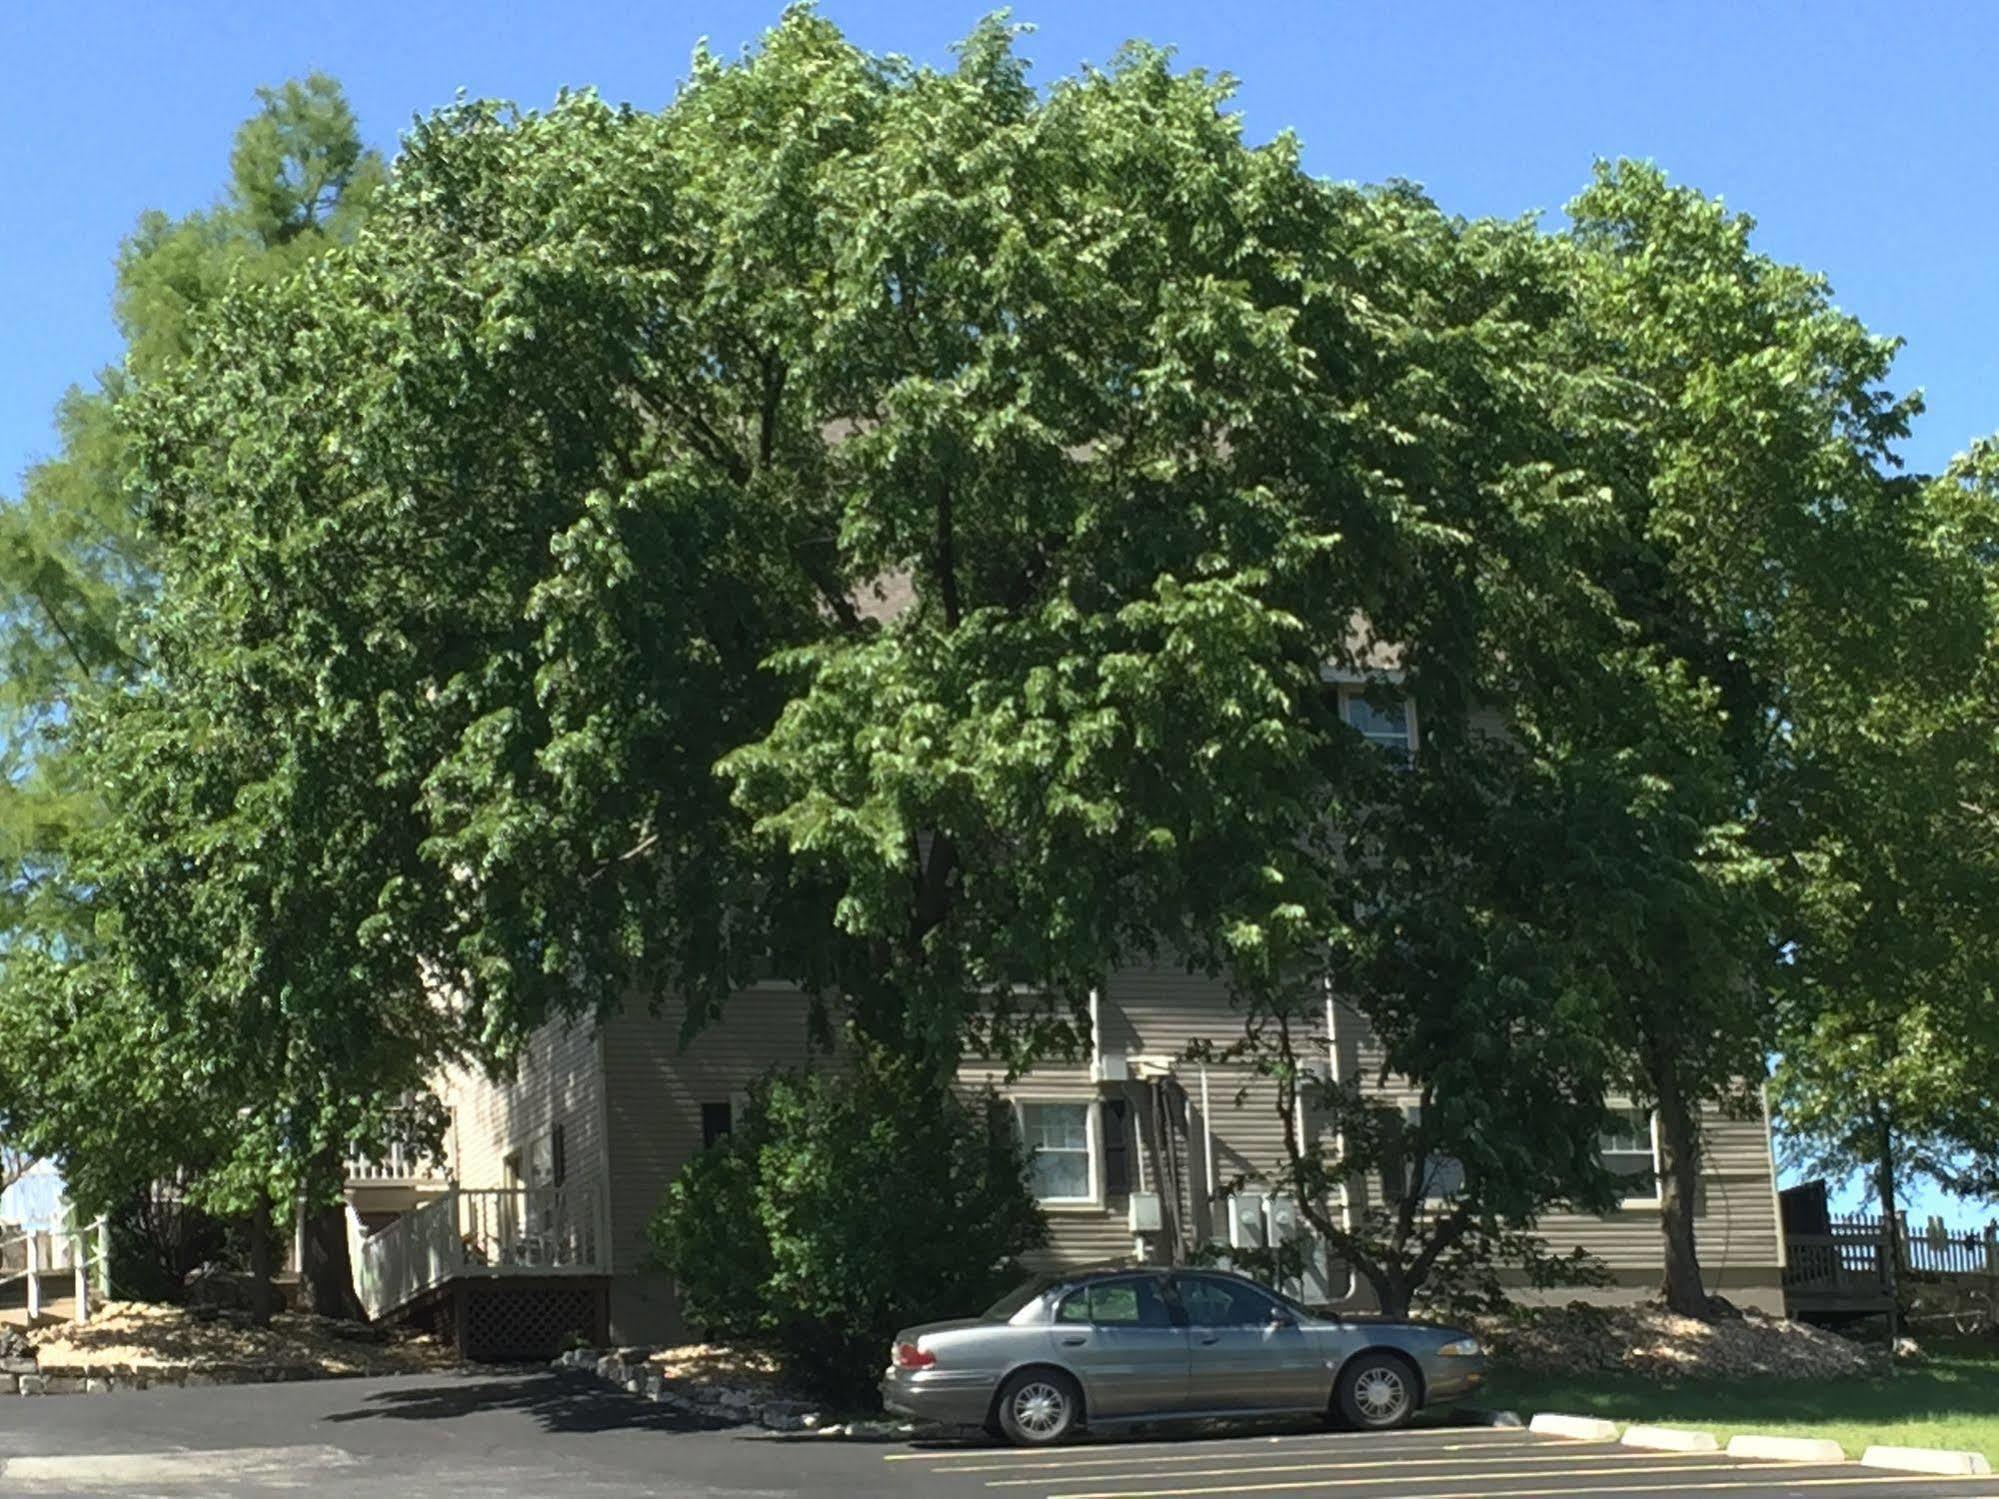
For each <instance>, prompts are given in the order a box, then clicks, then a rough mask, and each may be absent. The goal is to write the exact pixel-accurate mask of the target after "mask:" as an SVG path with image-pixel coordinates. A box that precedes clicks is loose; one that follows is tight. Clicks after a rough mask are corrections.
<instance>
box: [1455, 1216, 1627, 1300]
mask: <svg viewBox="0 0 1999 1499" xmlns="http://www.w3.org/2000/svg"><path fill="white" fill-rule="evenodd" d="M1516 1277H1517V1279H1516ZM1616 1283H1617V1277H1616V1275H1615V1274H1613V1273H1612V1271H1611V1269H1610V1267H1609V1266H1608V1265H1606V1264H1605V1263H1604V1262H1603V1261H1602V1260H1601V1259H1599V1258H1598V1257H1597V1256H1595V1255H1593V1254H1591V1253H1589V1252H1588V1251H1587V1250H1585V1249H1583V1248H1582V1246H1580V1245H1577V1246H1576V1247H1575V1248H1573V1249H1570V1250H1569V1251H1568V1252H1566V1253H1560V1254H1558V1253H1553V1252H1551V1251H1550V1249H1549V1247H1548V1243H1547V1241H1546V1240H1545V1239H1542V1238H1539V1237H1537V1236H1536V1235H1534V1234H1528V1233H1517V1232H1502V1233H1498V1234H1478V1233H1474V1234H1468V1235H1466V1236H1465V1237H1464V1238H1462V1239H1460V1240H1458V1241H1457V1243H1455V1244H1454V1245H1452V1246H1451V1248H1450V1250H1449V1251H1448V1252H1447V1253H1445V1254H1444V1255H1443V1256H1442V1258H1440V1259H1439V1260H1438V1262H1437V1265H1436V1268H1435V1269H1434V1270H1433V1271H1432V1272H1431V1273H1430V1276H1429V1278H1428V1279H1427V1280H1426V1281H1425V1282H1424V1284H1423V1288H1422V1292H1421V1294H1420V1295H1418V1296H1417V1297H1416V1299H1415V1308H1416V1310H1417V1312H1418V1313H1419V1314H1420V1315H1423V1316H1429V1317H1439V1318H1443V1319H1446V1320H1452V1321H1462V1320H1464V1319H1465V1318H1468V1317H1479V1316H1493V1315H1497V1314H1501V1313H1504V1312H1506V1311H1507V1310H1508V1309H1509V1308H1511V1307H1513V1306H1515V1305H1516V1304H1517V1303H1516V1302H1515V1300H1514V1292H1515V1290H1516V1289H1517V1287H1518V1286H1519V1285H1525V1286H1527V1287H1529V1288H1530V1289H1532V1290H1535V1291H1552V1290H1557V1289H1567V1288H1581V1287H1595V1288H1601V1287H1605V1286H1612V1285H1615V1284H1616Z"/></svg>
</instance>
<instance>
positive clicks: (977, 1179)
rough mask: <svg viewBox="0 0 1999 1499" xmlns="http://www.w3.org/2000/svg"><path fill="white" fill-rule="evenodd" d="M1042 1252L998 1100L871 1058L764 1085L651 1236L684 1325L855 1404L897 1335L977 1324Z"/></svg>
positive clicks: (1040, 1225) (687, 1176)
mask: <svg viewBox="0 0 1999 1499" xmlns="http://www.w3.org/2000/svg"><path fill="white" fill-rule="evenodd" d="M1046 1236H1047V1224H1046V1222H1045V1220H1044V1219H1043V1218H1042V1215H1041V1210H1040V1209H1039V1208H1038V1207H1037V1206H1036V1205H1035V1202H1034V1199H1033V1198H1032V1196H1030V1195H1029V1193H1028V1190H1027V1184H1026V1163H1025V1161H1024V1159H1023V1157H1022V1155H1021V1151H1020V1147H1019V1145H1018V1144H1017V1143H1016V1141H1015V1140H1014V1137H1013V1134H1012V1132H1011V1131H1010V1130H1007V1129H1005V1128H1002V1127H999V1126H998V1124H997V1115H996V1113H995V1112H994V1108H993V1103H992V1100H990V1099H986V1100H974V1101H972V1102H970V1103H968V1102H966V1101H965V1100H964V1099H962V1098H960V1097H959V1096H957V1095H956V1094H955V1093H954V1092H953V1091H952V1090H951V1089H950V1088H949V1087H948V1086H946V1085H945V1084H943V1083H942V1082H940V1081H939V1080H938V1079H937V1078H936V1076H935V1074H934V1073H933V1072H932V1071H930V1070H929V1069H927V1068H924V1067H922V1066H919V1065H917V1064H915V1063H912V1062H910V1061H908V1060H906V1059H903V1058H900V1057H895V1056H891V1055H886V1054H882V1053H879V1052H870V1051H867V1050H858V1053H857V1055H856V1057H855V1065H854V1067H853V1068H852V1070H851V1071H845V1072H842V1073H840V1074H838V1075H829V1074H825V1073H784V1072H781V1073H774V1074H772V1075H771V1076H769V1077H767V1078H765V1079H764V1080H763V1082H762V1083H761V1084H760V1085H759V1086H758V1087H757V1088H756V1089H755V1090H753V1091H752V1093H751V1097H750V1106H749V1110H748V1116H747V1117H746V1118H745V1119H744V1120H742V1121H741V1122H740V1123H739V1125H738V1127H737V1129H736V1132H735V1133H734V1134H732V1135H729V1136H727V1137H725V1138H724V1139H723V1140H720V1141H718V1142H717V1143H716V1144H715V1145H714V1146H713V1147H712V1148H710V1149H709V1150H707V1151H704V1152H703V1153H702V1154H701V1155H700V1156H699V1157H698V1158H697V1159H695V1160H694V1161H693V1162H692V1163H691V1164H690V1165H689V1166H688V1167H687V1169H686V1170H685V1171H683V1172H681V1174H680V1175H679V1177H678V1178H676V1179H675V1181H674V1182H673V1184H672V1185H671V1186H670V1187H669V1188H668V1189H667V1193H666V1198H665V1201H664V1202H663V1203H662V1204H661V1206H660V1210H659V1212H658V1214H657V1215H656V1216H655V1218H654V1219H653V1223H652V1243H653V1249H654V1257H655V1259H656V1261H657V1263H658V1264H659V1265H660V1266H661V1267H663V1268H664V1269H666V1270H667V1271H669V1272H670V1273H671V1274H672V1275H673V1276H674V1278H675V1280H676V1281H677V1283H678V1285H679V1290H680V1300H681V1309H682V1311H683V1313H684V1314H685V1316H686V1318H687V1320H688V1322H689V1323H690V1324H691V1325H693V1326H694V1327H695V1328H697V1329H699V1330H700V1331H702V1332H703V1333H704V1334H707V1335H709V1336H716V1337H729V1338H749V1339H755V1340H758V1341H764V1342H769V1343H772V1344H774V1345H775V1346H776V1348H777V1350H778V1352H779V1353H780V1355H781V1356H782V1357H783V1358H784V1361H785V1363H786V1365H787V1367H788V1369H789V1370H790V1371H791V1372H792V1373H793V1374H794V1375H795V1376H796V1377H797V1378H799V1379H801V1380H802V1381H804V1382H805V1383H806V1384H808V1385H810V1386H812V1387H814V1388H815V1389H817V1390H818V1391H819V1392H821V1393H822V1394H825V1395H828V1396H830V1397H833V1398H836V1399H841V1400H855V1399H860V1400H864V1401H868V1400H872V1398H873V1395H874V1381H875V1380H876V1378H877V1377H878V1376H879V1374H880V1371H881V1368H882V1366H883V1364H884V1363H885V1362H886V1358H887V1353H888V1342H889V1339H890V1337H891V1336H892V1335H893V1334H894V1332H895V1331H896V1329H897V1328H899V1327H905V1326H908V1325H909V1324H911V1323H915V1322H926V1321H934V1320H937V1319H939V1318H944V1317H954V1316H965V1315H968V1314H971V1313H976V1312H977V1311H979V1310H981V1309H982V1308H984V1307H985V1306H986V1305H987V1304H988V1303H989V1302H990V1301H991V1300H992V1299H993V1298H994V1297H996V1296H997V1295H998V1294H999V1293H1000V1292H1002V1291H1003V1290H1005V1289H1007V1287H1008V1286H1010V1285H1011V1284H1012V1283H1013V1282H1014V1281H1016V1280H1017V1279H1018V1278H1019V1277H1020V1274H1021V1271H1020V1270H1019V1268H1018V1260H1019V1257H1020V1256H1021V1255H1022V1254H1024V1253H1025V1252H1027V1251H1028V1250H1030V1249H1033V1248H1035V1247H1036V1246H1037V1245H1039V1244H1041V1243H1043V1242H1044V1241H1045V1239H1046Z"/></svg>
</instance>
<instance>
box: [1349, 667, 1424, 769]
mask: <svg viewBox="0 0 1999 1499" xmlns="http://www.w3.org/2000/svg"><path fill="white" fill-rule="evenodd" d="M1370 685H1380V684H1370V683H1359V684H1353V685H1343V686H1341V688H1340V722H1341V723H1343V724H1345V725H1346V726H1347V727H1348V728H1350V729H1352V730H1353V731H1354V732H1355V733H1356V734H1359V735H1360V736H1361V738H1363V739H1365V740H1366V741H1367V742H1368V743H1369V744H1371V745H1373V746H1374V747H1375V748H1376V749H1380V750H1387V749H1388V748H1389V747H1390V745H1389V742H1388V741H1386V740H1384V739H1381V738H1379V737H1377V736H1375V735H1372V734H1369V733H1367V732H1366V731H1365V730H1364V729H1362V728H1361V727H1360V725H1358V724H1356V723H1355V722H1354V721H1353V705H1354V703H1355V702H1357V701H1359V702H1366V700H1367V693H1368V688H1369V686H1370ZM1394 685H1395V686H1396V691H1397V694H1398V695H1399V696H1400V698H1401V700H1402V727H1403V730H1404V732H1405V734H1406V736H1407V742H1406V743H1405V744H1400V745H1396V746H1394V747H1395V748H1397V749H1400V750H1402V751H1403V752H1404V753H1405V754H1406V755H1407V756H1408V760H1407V762H1406V763H1408V764H1414V763H1415V760H1416V751H1417V742H1416V703H1415V700H1414V699H1413V698H1411V697H1410V696H1409V694H1408V693H1407V692H1405V691H1403V690H1402V689H1401V687H1400V685H1399V684H1394ZM1369 706H1370V707H1372V706H1373V705H1372V704H1369Z"/></svg>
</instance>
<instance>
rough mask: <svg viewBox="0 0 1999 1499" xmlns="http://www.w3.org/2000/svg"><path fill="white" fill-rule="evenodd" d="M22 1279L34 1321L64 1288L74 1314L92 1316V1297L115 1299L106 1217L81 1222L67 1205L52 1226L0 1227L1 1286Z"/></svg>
mask: <svg viewBox="0 0 1999 1499" xmlns="http://www.w3.org/2000/svg"><path fill="white" fill-rule="evenodd" d="M23 1282H25V1284H26V1288H27V1298H28V1300H27V1308H28V1321H29V1323H30V1324H31V1325H32V1324H33V1323H34V1322H35V1321H36V1320H37V1319H38V1318H39V1317H40V1316H41V1315H42V1310H43V1308H44V1306H46V1305H47V1303H48V1302H49V1301H50V1300H51V1299H58V1298H60V1297H61V1296H62V1295H63V1294H64V1293H65V1292H67V1293H68V1295H69V1297H70V1320H71V1321H72V1322H88V1321H89V1320H90V1308H91V1303H92V1297H93V1296H94V1297H95V1298H96V1299H97V1300H98V1301H108V1300H110V1299H111V1235H110V1230H109V1229H108V1228H107V1226H106V1225H105V1221H104V1220H103V1219H102V1218H99V1219H98V1220H97V1221H96V1222H95V1223H89V1224H82V1225H79V1224H77V1223H76V1222H75V1221H74V1218H73V1216H72V1215H71V1214H70V1213H69V1212H68V1210H65V1212H64V1216H63V1219H62V1221H61V1223H59V1224H58V1225H56V1226H54V1227H51V1228H37V1227H34V1226H29V1227H25V1228H20V1229H15V1230H11V1231H9V1230H0V1288H5V1287H7V1286H12V1285H16V1284H20V1283H23Z"/></svg>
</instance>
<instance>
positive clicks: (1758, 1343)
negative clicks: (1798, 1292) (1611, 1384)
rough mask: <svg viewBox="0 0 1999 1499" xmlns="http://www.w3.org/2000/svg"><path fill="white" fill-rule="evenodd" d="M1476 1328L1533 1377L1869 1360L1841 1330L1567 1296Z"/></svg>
mask: <svg viewBox="0 0 1999 1499" xmlns="http://www.w3.org/2000/svg"><path fill="white" fill-rule="evenodd" d="M1475 1330H1476V1331H1477V1332H1478V1335H1479V1337H1480V1338H1481V1340H1483V1341H1484V1342H1485V1344H1486V1345H1487V1347H1488V1348H1490V1349H1491V1351H1492V1355H1493V1359H1494V1362H1495V1363H1497V1364H1500V1365H1503V1366H1510V1367H1512V1368H1515V1369H1521V1370H1525V1371H1527V1372H1529V1373H1545V1374H1573V1373H1577V1372H1579V1371H1580V1372H1586V1371H1590V1370H1604V1371H1619V1372H1625V1373H1631V1374H1642V1375H1646V1376H1649V1377H1655V1378H1656V1377H1659V1376H1676V1377H1690V1376H1691V1377H1696V1378H1701V1377H1722V1376H1750V1375H1753V1376H1761V1377H1765V1378H1773V1379H1826V1378H1838V1377H1841V1376H1844V1375H1853V1374H1864V1373H1867V1372H1868V1371H1869V1370H1871V1369H1872V1368H1873V1367H1874V1366H1875V1356H1874V1355H1873V1354H1871V1353H1870V1352H1869V1351H1868V1350H1867V1349H1866V1348H1864V1347H1862V1346H1861V1345H1860V1344H1858V1343H1854V1342H1851V1341H1849V1340H1848V1339H1846V1338H1842V1337H1840V1336H1839V1335H1838V1334H1837V1333H1831V1332H1827V1331H1825V1330H1824V1329H1822V1328H1816V1327H1811V1326H1808V1325H1807V1324H1805V1323H1802V1322H1786V1321H1783V1320H1781V1319H1779V1318H1773V1317H1765V1316H1762V1315H1760V1314H1757V1313H1754V1312H1745V1313H1741V1314H1739V1315H1737V1316H1734V1317H1730V1318H1727V1319H1724V1320H1722V1321H1718V1322H1701V1321H1697V1320H1696V1319H1694V1318H1692V1317H1680V1316H1675V1315H1674V1314H1673V1313H1671V1312H1669V1311H1667V1310H1666V1309H1665V1308H1664V1307H1661V1306H1657V1305H1652V1304H1646V1305H1640V1306H1618V1307H1604V1306H1592V1305H1588V1304H1586V1303H1583V1302H1571V1303H1570V1304H1569V1305H1568V1306H1564V1307H1532V1308H1522V1309H1519V1310H1516V1311H1514V1312H1512V1313H1509V1314H1506V1315H1503V1316H1496V1317H1484V1318H1479V1319H1477V1321H1476V1329H1475Z"/></svg>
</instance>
